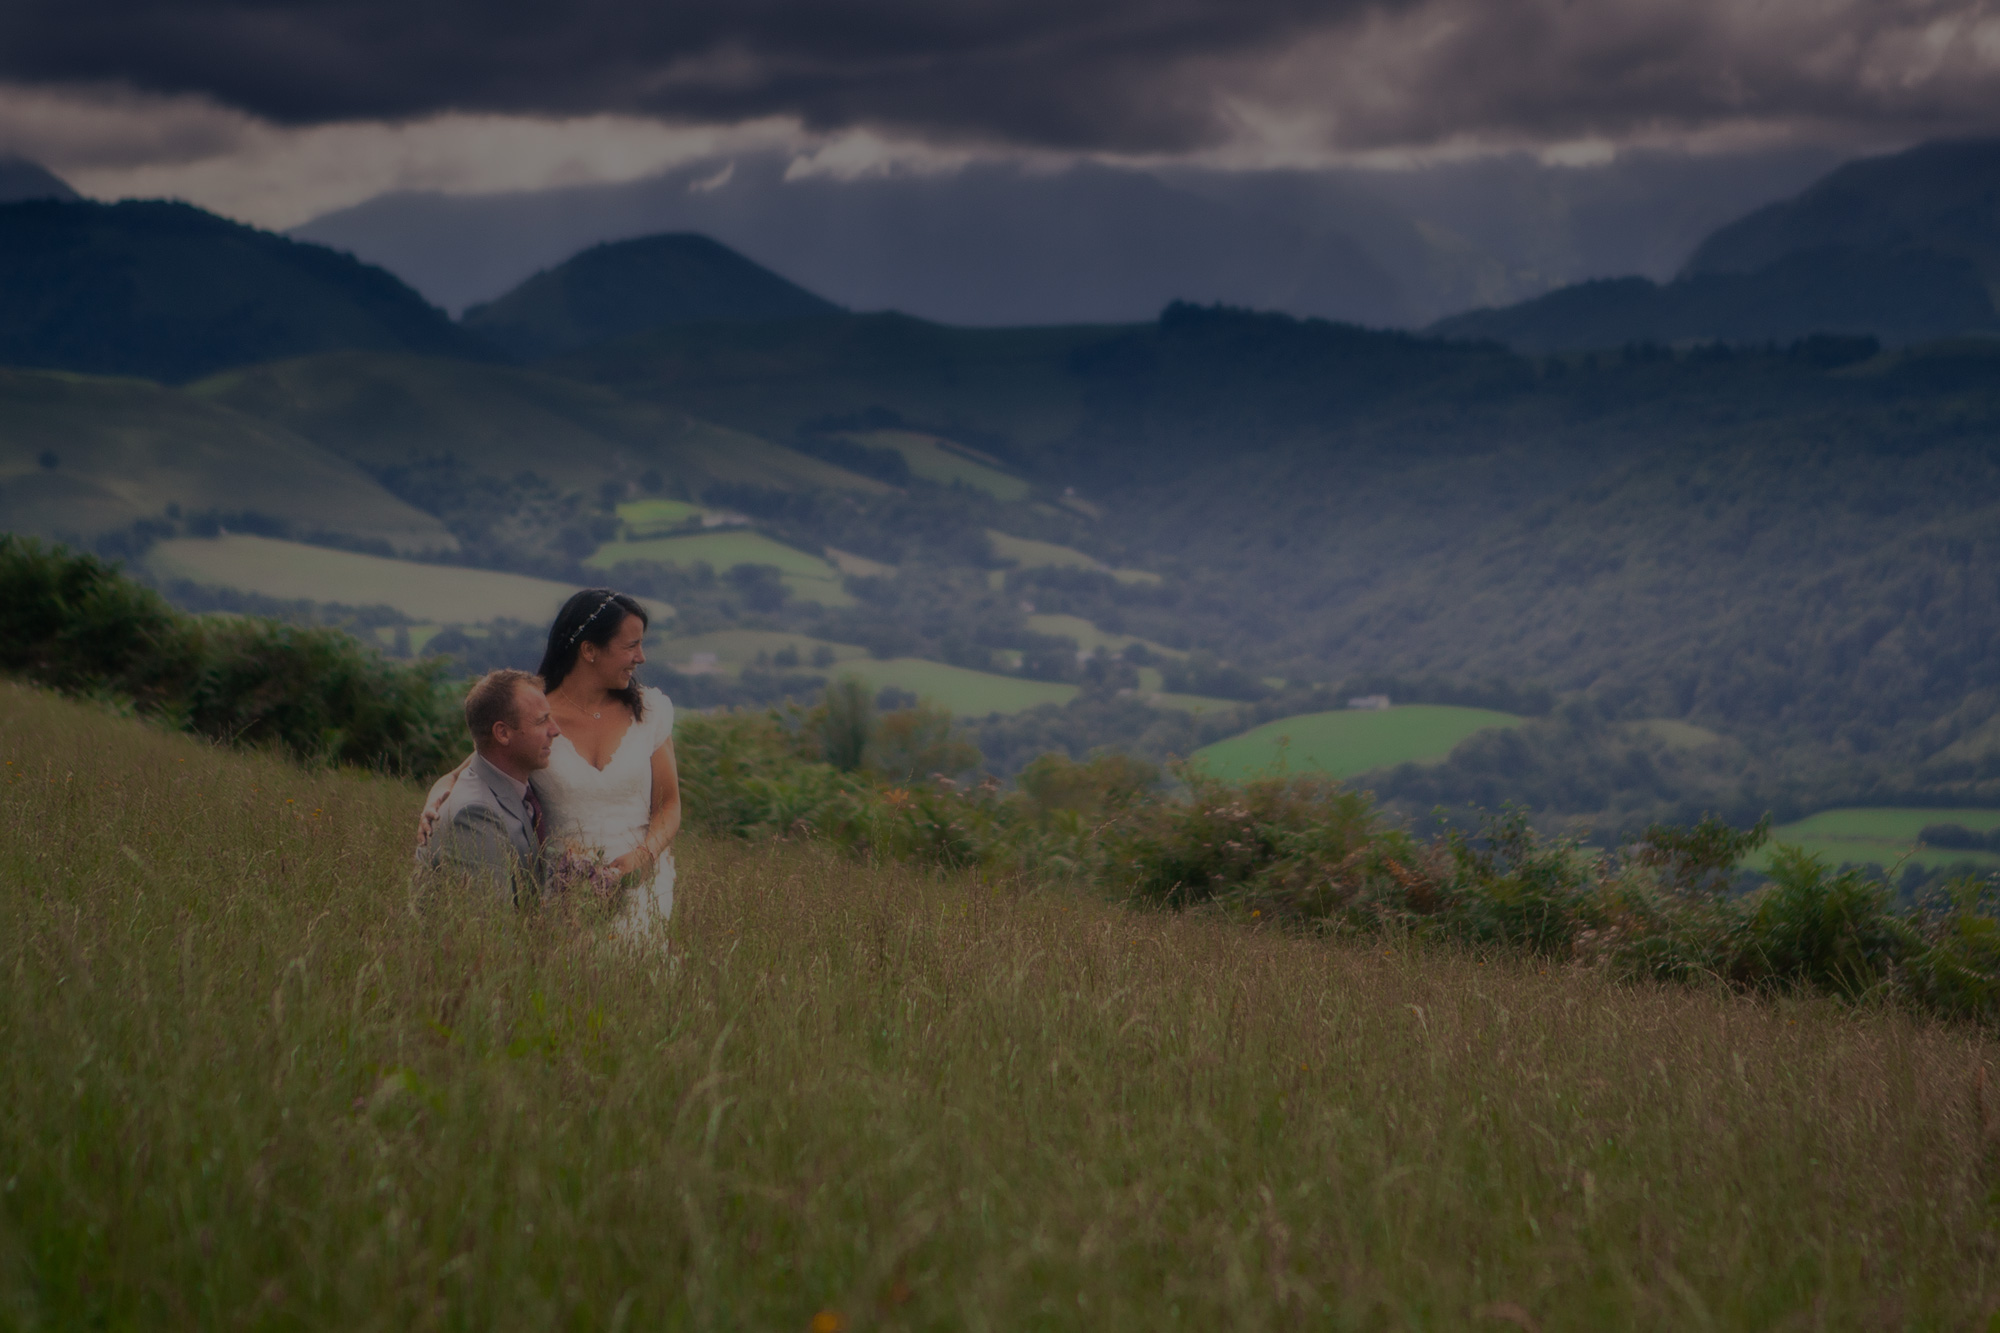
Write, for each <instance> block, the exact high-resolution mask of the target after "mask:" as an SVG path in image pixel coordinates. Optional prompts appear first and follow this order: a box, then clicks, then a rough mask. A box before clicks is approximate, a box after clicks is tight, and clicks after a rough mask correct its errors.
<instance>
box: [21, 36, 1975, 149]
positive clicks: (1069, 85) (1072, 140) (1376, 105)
mask: <svg viewBox="0 0 2000 1333" xmlns="http://www.w3.org/2000/svg"><path fill="white" fill-rule="evenodd" d="M1996 68H2000V9H1997V8H1996V7H1995V4H1994V2H1993V0H1866V2H1857V3H1841V0H1764V3H1760V4H1755V5H1751V4H1744V3H1741V2H1740V0H1373V2H1369V0H1317V2H1314V0H975V2H973V3H951V2H950V0H868V2H862V3H838V4H836V3H829V2H828V0H679V2H677V3H645V4H639V3H631V2H629V0H622V2H621V0H583V2H582V3H573V4H568V5H553V4H548V3H527V2H525V0H501V2H499V3H496V2H495V0H443V2H442V3H409V2H408V0H401V2H397V0H344V2H342V3H334V2H332V0H320V2H318V3H315V2H313V0H293V2H290V3H287V2H285V0H275V2H273V0H257V2H255V3H252V2H250V0H236V2H235V3H225V2H223V0H122V3H121V0H104V2H103V3H99V4H94V5H91V6H88V7H87V8H85V9H79V8H78V7H77V6H76V5H75V4H74V0H14V3H12V4H9V5H7V6H5V7H4V10H0V79H11V80H14V81H17V82H31V83H34V82H91V81H96V82H109V83H113V84H122V85H126V86H130V87H135V88H139V89H143V90H146V91H152V92H163V93H189V92H192V93H201V94H206V95H208V96H211V97H213V98H215V99H217V100H218V101H220V102H222V103H224V104H227V105H231V106H235V107H240V108H242V109H244V110H246V111H250V112H253V113H255V114H258V115H261V116H264V117H268V118H270V119H272V120H276V121H279V122H282V123H288V124H309V123H317V122H325V121H337V120H358V119H378V118H401V117H413V116H421V115H425V114H428V113H431V112H436V111H444V110H460V111H495V112H510V113H526V114H579V113H591V112H602V111H612V112H639V113H645V114H654V115H661V116H666V117H672V118H684V119H691V120H724V119H740V118H748V117H755V116H760V115H772V114H776V115H795V116H798V117H800V118H801V119H803V120H804V121H805V122H806V123H807V124H808V125H811V126H814V127H818V128H837V127H846V126H854V125H870V126H879V127H885V128H889V129H892V130H896V131H901V132H908V133H914V134H916V135H918V136H920V137H926V138H933V139H941V140H959V141H967V140H969V141H985V142H989V143H998V144H1015V145H1023V146H1036V147H1049V148H1059V149H1083V150H1093V149H1094V150H1109V151H1162V152H1175V151H1184V150H1187V149H1190V148H1198V147H1203V146H1212V145H1217V144H1223V143H1229V142H1232V141H1236V140H1241V139H1244V138H1246V137H1249V138H1255V137H1257V136H1258V135H1263V136H1264V137H1265V138H1277V139H1281V140H1284V141H1286V142H1290V143H1293V144H1299V143H1313V144H1322V145H1326V146H1332V147H1373V146H1383V145H1417V144H1426V143H1435V142H1438V141H1441V140H1446V139H1450V138H1452V137H1453V136H1458V135H1465V134H1476V135H1487V136H1492V135H1496V134H1499V135H1506V134H1516V135H1520V136H1524V137H1539V138H1562V137H1575V136H1580V135H1609V136H1620V135H1626V134H1630V133H1633V132H1643V131H1647V130H1662V129H1664V130H1669V131H1682V130H1687V129H1700V128H1703V127H1708V126H1714V125H1718V124H1738V123H1773V122H1775V123H1780V124H1796V123H1811V124H1815V125H1819V126H1826V127H1837V128H1846V129H1852V128H1854V127H1858V126H1872V127H1875V128H1876V129H1877V130H1879V131H1882V132H1885V133H1888V134H1896V133H1903V132H1917V133H1937V132H1951V131H1967V130H1976V129H1983V128H1992V124H1991V122H1992V119H1993V116H1994V110H1993V108H1994V107H1996V105H2000V97H1996V93H2000V82H1996Z"/></svg>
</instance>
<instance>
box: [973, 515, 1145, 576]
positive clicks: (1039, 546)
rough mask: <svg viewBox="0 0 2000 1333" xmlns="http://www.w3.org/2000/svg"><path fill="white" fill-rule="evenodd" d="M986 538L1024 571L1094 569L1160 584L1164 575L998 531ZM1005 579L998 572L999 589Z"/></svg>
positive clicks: (995, 548)
mask: <svg viewBox="0 0 2000 1333" xmlns="http://www.w3.org/2000/svg"><path fill="white" fill-rule="evenodd" d="M986 539H987V540H988V541H990V542H992V543H993V554H995V555H997V556H999V557H1000V558H1001V559H1002V560H1006V561H1009V562H1011V563H1012V564H1014V565H1015V566H1016V567H1018V568H1021V569H1090V570H1095V571H1097V572H1098V573H1100V574H1109V575H1110V576H1111V577H1112V578H1114V579H1116V580H1118V581H1119V582H1120V583H1158V582H1159V581H1160V576H1159V575H1158V574H1155V573H1153V572H1152V571H1151V570H1147V569H1113V568H1111V567H1110V566H1109V565H1107V564H1105V563H1104V562H1103V561H1101V560H1099V559H1097V558H1095V557H1094V556H1088V555H1085V554H1084V553H1083V552H1082V551H1079V550H1077V549H1076V548H1075V547H1074V546H1061V545H1058V544H1057V543H1055V542H1044V541H1036V540H1035V539H1034V538H1033V537H1016V536H1014V535H1013V534H1012V533H1008V532H1002V531H1000V530H999V529H998V528H988V529H986ZM1004 579H1005V575H1004V574H1002V573H1001V572H1000V571H998V570H996V571H994V575H993V577H992V579H991V580H990V581H991V583H992V585H993V586H994V587H995V588H998V587H999V586H1000V585H1001V583H1002V582H1003V581H1004Z"/></svg>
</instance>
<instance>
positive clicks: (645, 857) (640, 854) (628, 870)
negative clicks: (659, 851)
mask: <svg viewBox="0 0 2000 1333" xmlns="http://www.w3.org/2000/svg"><path fill="white" fill-rule="evenodd" d="M659 864H660V858H659V857H657V856H655V855H653V853H652V851H651V850H650V849H648V848H647V846H646V844H645V843H643V842H642V843H640V844H639V845H638V846H637V847H634V848H633V849H632V850H631V851H629V852H627V853H625V855H623V856H621V857H619V858H618V859H617V860H615V861H613V862H612V863H611V868H612V869H613V870H615V871H617V872H618V875H619V877H620V878H621V879H622V878H624V877H626V876H628V875H649V874H651V873H652V872H653V870H654V868H655V867H657V866H658V865H659Z"/></svg>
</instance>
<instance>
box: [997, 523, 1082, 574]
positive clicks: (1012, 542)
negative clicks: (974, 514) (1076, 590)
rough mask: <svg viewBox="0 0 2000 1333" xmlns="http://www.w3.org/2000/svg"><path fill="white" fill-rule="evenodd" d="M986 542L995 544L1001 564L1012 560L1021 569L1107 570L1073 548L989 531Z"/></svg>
mask: <svg viewBox="0 0 2000 1333" xmlns="http://www.w3.org/2000/svg"><path fill="white" fill-rule="evenodd" d="M986 537H987V540H988V541H990V542H992V543H993V554H995V555H997V556H999V557H1000V558H1001V559H1002V560H1011V561H1013V562H1014V563H1015V564H1016V565H1019V566H1020V567H1021V568H1022V569H1051V568H1053V569H1097V570H1102V569H1105V568H1106V566H1105V564H1104V563H1103V562H1102V561H1100V560H1097V559H1095V558H1093V557H1091V556H1087V555H1085V554H1084V553H1083V552H1082V551H1079V550H1077V549H1076V548H1075V547H1074V546H1058V545H1057V544H1056V543H1054V542H1042V541H1036V540H1035V539H1034V538H1033V537H1016V536H1014V535H1013V534H1012V533H1006V532H1002V531H1000V530H999V529H998V528H988V529H986Z"/></svg>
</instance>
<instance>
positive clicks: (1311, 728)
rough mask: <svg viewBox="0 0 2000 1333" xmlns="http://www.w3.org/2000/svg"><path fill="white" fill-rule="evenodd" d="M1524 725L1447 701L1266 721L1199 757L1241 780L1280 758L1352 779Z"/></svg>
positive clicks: (1291, 765) (1299, 768)
mask: <svg viewBox="0 0 2000 1333" xmlns="http://www.w3.org/2000/svg"><path fill="white" fill-rule="evenodd" d="M1524 721H1526V719H1525V718H1520V717H1516V716H1515V715H1514V714H1512V713H1500V712H1495V711H1493V710H1492V709H1487V708H1455V707H1451V706H1449V705H1445V704H1404V705H1401V706H1400V707H1396V708H1384V709H1379V710H1373V709H1358V708H1355V709H1349V708H1338V709H1334V710H1332V711H1330V712H1325V713H1301V714H1299V715H1298V716H1296V717H1281V718H1279V719H1277V720H1276V721H1275V722H1266V723H1265V724H1264V725H1263V726H1261V727H1256V728H1253V729H1252V730H1250V731H1246V732H1244V733H1243V734H1242V735H1240V736H1231V737H1230V738H1229V739H1228V740H1223V741H1217V742H1216V743H1215V744H1213V745H1205V746H1203V747H1202V748H1201V749H1199V750H1196V751H1195V752H1194V757H1195V758H1196V759H1197V760H1199V761H1200V762H1201V763H1203V764H1204V765H1206V766H1207V768H1208V771H1209V772H1211V773H1214V774H1216V775H1218V776H1220V777H1225V778H1233V779H1238V780H1240V779H1243V778H1248V777H1254V776H1256V775H1258V774H1260V773H1267V772H1271V771H1274V770H1275V769H1276V768H1277V766H1278V765H1279V763H1280V761H1281V760H1282V762H1283V765H1284V767H1285V768H1286V769H1287V770H1289V771H1292V772H1304V771H1313V772H1320V773H1329V774H1331V775H1332V776H1334V777H1336V778H1350V777H1353V776H1354V775H1355V774H1357V773H1366V772H1368V771H1369V770H1370V769H1376V768H1387V767H1389V766H1391V765H1394V764H1408V763H1424V762H1426V761H1431V760H1438V759H1442V758H1444V757H1445V756H1446V755H1448V754H1450V753H1451V751H1452V748H1453V747H1454V746H1456V745H1457V744H1458V743H1459V742H1460V741H1462V740H1464V739H1465V738H1466V737H1468V736H1470V735H1472V734H1473V733H1475V732H1480V731H1485V730H1486V729H1487V728H1489V727H1518V726H1520V725H1521V723H1522V722H1524Z"/></svg>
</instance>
